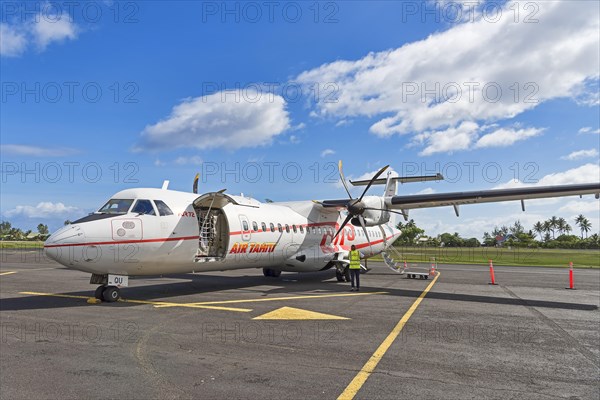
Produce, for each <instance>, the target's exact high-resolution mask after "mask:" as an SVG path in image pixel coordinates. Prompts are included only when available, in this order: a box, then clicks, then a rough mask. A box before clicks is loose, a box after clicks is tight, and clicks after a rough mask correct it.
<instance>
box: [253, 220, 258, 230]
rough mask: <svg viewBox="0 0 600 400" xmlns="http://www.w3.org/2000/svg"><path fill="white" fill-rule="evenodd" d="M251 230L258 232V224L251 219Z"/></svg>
mask: <svg viewBox="0 0 600 400" xmlns="http://www.w3.org/2000/svg"><path fill="white" fill-rule="evenodd" d="M252 230H253V231H254V232H258V224H257V223H256V222H254V221H252Z"/></svg>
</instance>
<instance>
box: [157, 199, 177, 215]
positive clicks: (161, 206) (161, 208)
mask: <svg viewBox="0 0 600 400" xmlns="http://www.w3.org/2000/svg"><path fill="white" fill-rule="evenodd" d="M154 204H156V208H157V209H158V215H161V216H165V215H173V211H171V209H170V208H169V206H168V205H166V204H165V202H164V201H162V200H154Z"/></svg>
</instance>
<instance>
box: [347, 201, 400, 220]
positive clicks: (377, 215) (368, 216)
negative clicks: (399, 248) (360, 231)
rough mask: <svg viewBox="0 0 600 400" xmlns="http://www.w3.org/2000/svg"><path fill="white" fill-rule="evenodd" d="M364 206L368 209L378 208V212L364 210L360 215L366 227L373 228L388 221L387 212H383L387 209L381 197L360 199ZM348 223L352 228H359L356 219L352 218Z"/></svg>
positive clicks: (388, 214)
mask: <svg viewBox="0 0 600 400" xmlns="http://www.w3.org/2000/svg"><path fill="white" fill-rule="evenodd" d="M362 202H363V203H364V205H365V206H366V207H368V208H378V209H380V210H382V211H379V210H365V211H364V212H363V214H362V216H363V218H364V219H365V225H366V226H375V225H381V224H385V223H387V222H388V221H389V220H390V213H389V211H385V210H386V209H387V208H386V206H385V201H384V199H383V197H378V196H365V197H363V199H362ZM350 223H351V224H352V225H354V226H360V222H359V220H358V218H352V219H351V220H350Z"/></svg>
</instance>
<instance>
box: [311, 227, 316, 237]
mask: <svg viewBox="0 0 600 400" xmlns="http://www.w3.org/2000/svg"><path fill="white" fill-rule="evenodd" d="M312 233H313V235H314V234H315V233H317V228H315V227H314V226H313V227H312Z"/></svg>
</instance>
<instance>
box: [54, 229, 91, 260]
mask: <svg viewBox="0 0 600 400" xmlns="http://www.w3.org/2000/svg"><path fill="white" fill-rule="evenodd" d="M84 239H85V234H84V231H83V229H82V228H81V226H79V224H75V225H66V226H64V227H62V228H60V229H59V230H57V231H56V232H54V233H53V234H52V235H50V237H48V239H46V242H45V243H44V252H45V253H46V256H47V257H48V258H50V259H52V260H54V261H56V262H59V263H61V264H63V265H67V264H68V260H67V258H68V254H69V251H68V247H69V246H68V245H75V244H78V243H82V242H83V241H84Z"/></svg>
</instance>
